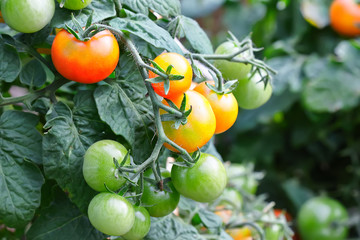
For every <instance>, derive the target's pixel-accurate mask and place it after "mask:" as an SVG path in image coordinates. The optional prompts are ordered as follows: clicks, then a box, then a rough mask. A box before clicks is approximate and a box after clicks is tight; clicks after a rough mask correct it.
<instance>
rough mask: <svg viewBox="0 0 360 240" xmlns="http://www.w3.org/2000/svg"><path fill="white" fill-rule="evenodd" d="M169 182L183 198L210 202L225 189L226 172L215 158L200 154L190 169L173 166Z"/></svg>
mask: <svg viewBox="0 0 360 240" xmlns="http://www.w3.org/2000/svg"><path fill="white" fill-rule="evenodd" d="M171 180H172V182H173V184H174V187H175V188H176V190H177V191H178V192H179V193H180V194H181V195H183V196H185V197H187V198H190V199H193V200H195V201H198V202H211V201H213V200H215V199H216V198H218V197H219V196H220V195H221V194H222V193H223V191H224V189H225V187H226V181H227V178H226V170H225V167H224V165H223V164H222V162H221V161H220V160H219V159H217V158H216V157H215V156H213V155H210V154H207V153H201V155H200V158H199V160H198V161H197V162H196V163H195V164H194V165H193V166H192V167H190V168H188V167H181V166H177V165H174V166H173V167H172V169H171Z"/></svg>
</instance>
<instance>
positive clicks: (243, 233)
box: [226, 227, 252, 240]
mask: <svg viewBox="0 0 360 240" xmlns="http://www.w3.org/2000/svg"><path fill="white" fill-rule="evenodd" d="M226 232H227V233H228V234H229V235H230V236H231V237H232V238H233V239H234V240H251V239H252V237H251V230H250V229H249V228H248V227H242V228H234V229H227V230H226Z"/></svg>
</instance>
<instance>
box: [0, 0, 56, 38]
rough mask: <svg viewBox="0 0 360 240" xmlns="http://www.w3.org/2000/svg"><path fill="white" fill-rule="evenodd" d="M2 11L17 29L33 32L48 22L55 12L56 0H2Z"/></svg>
mask: <svg viewBox="0 0 360 240" xmlns="http://www.w3.org/2000/svg"><path fill="white" fill-rule="evenodd" d="M1 13H2V15H3V18H4V21H5V23H6V24H7V25H9V26H10V27H11V28H13V29H14V30H16V31H19V32H23V33H33V32H37V31H39V30H41V29H42V28H43V27H45V26H46V24H48V23H49V22H50V21H51V19H52V17H53V16H54V13H55V2H54V0H2V2H1Z"/></svg>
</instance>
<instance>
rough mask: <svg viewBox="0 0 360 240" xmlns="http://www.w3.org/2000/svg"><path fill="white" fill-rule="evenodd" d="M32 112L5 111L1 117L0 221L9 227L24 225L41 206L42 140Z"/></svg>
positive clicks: (42, 179)
mask: <svg viewBox="0 0 360 240" xmlns="http://www.w3.org/2000/svg"><path fill="white" fill-rule="evenodd" d="M37 123H38V118H37V117H36V116H35V115H33V114H29V113H24V112H17V111H6V112H5V113H3V114H2V115H1V117H0V133H1V134H0V142H1V144H0V202H1V203H2V204H1V205H0V219H2V220H3V221H4V223H5V224H6V225H7V226H9V227H22V226H25V225H26V224H27V223H28V222H29V221H30V220H31V219H32V218H33V216H34V213H35V210H36V209H37V208H38V207H39V205H40V194H41V186H42V185H43V183H44V178H43V176H42V174H41V171H40V170H39V168H38V167H37V166H36V165H35V164H34V163H38V164H41V162H42V157H41V152H42V151H41V141H42V137H41V135H40V133H39V132H38V131H37V130H36V128H35V126H36V125H37Z"/></svg>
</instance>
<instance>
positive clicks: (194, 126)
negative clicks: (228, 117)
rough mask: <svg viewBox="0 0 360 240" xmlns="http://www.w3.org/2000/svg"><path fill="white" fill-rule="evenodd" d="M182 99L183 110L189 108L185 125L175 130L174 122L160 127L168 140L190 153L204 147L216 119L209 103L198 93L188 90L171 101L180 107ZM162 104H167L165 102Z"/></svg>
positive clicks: (213, 129)
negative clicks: (184, 104) (184, 101)
mask: <svg viewBox="0 0 360 240" xmlns="http://www.w3.org/2000/svg"><path fill="white" fill-rule="evenodd" d="M184 97H186V107H185V110H186V111H187V110H189V109H190V108H191V113H190V115H189V116H188V117H187V122H186V124H184V125H180V126H179V128H177V129H176V126H175V124H174V121H163V122H162V125H163V128H164V132H165V134H166V136H167V137H168V138H169V139H170V140H172V141H174V142H175V143H176V144H178V145H179V146H181V147H182V148H184V149H185V150H186V151H187V152H190V153H191V152H195V151H196V150H198V148H201V147H202V146H204V145H205V144H206V143H207V142H208V141H209V140H210V139H211V138H212V136H213V135H214V132H215V128H216V119H215V115H214V112H213V110H212V109H211V105H210V103H209V102H208V100H206V98H205V97H204V96H202V95H201V94H200V93H198V92H195V91H192V90H189V91H187V92H186V93H185V94H184V95H183V96H179V97H177V98H174V99H172V100H171V101H172V102H173V103H174V104H175V105H176V106H177V107H180V106H181V103H182V101H183V99H184ZM163 103H164V104H167V103H166V101H163ZM165 113H166V112H165V111H163V110H162V111H161V114H165ZM165 147H167V148H168V149H170V150H172V151H175V149H174V148H173V147H172V146H170V145H169V144H165Z"/></svg>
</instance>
